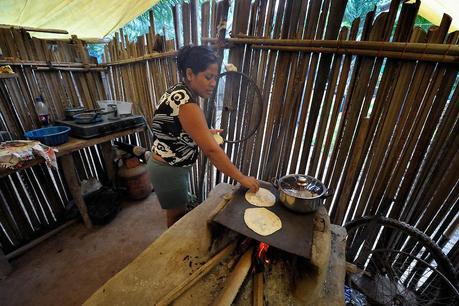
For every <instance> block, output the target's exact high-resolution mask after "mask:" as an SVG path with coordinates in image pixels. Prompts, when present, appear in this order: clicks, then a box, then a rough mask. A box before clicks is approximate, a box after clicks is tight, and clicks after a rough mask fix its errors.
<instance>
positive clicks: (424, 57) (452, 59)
mask: <svg viewBox="0 0 459 306" xmlns="http://www.w3.org/2000/svg"><path fill="white" fill-rule="evenodd" d="M252 48H254V49H269V50H280V51H288V52H312V53H335V54H351V55H361V56H371V57H388V58H396V59H404V60H412V61H429V62H441V63H455V64H457V63H459V56H451V55H439V54H427V53H421V54H420V53H414V52H398V51H397V52H395V51H380V50H358V49H338V48H336V49H334V48H317V47H286V46H263V45H253V46H252Z"/></svg>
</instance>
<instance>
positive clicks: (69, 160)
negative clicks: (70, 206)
mask: <svg viewBox="0 0 459 306" xmlns="http://www.w3.org/2000/svg"><path fill="white" fill-rule="evenodd" d="M61 161H62V169H63V171H64V176H65V180H66V181H67V185H68V186H69V190H70V193H71V194H72V197H73V200H74V201H75V204H76V206H77V207H78V210H79V211H80V214H81V216H82V217H83V221H84V224H85V226H86V227H87V228H88V229H90V228H92V223H91V220H90V219H89V215H88V210H87V208H86V203H85V202H84V199H83V196H82V195H81V188H80V182H79V180H78V177H77V175H76V173H75V163H74V161H73V157H72V155H71V154H67V155H64V156H62V157H61Z"/></svg>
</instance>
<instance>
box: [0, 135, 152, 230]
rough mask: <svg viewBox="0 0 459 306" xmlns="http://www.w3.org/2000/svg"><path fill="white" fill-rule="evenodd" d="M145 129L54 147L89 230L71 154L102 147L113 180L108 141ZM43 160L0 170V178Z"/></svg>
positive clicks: (72, 141)
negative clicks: (93, 147)
mask: <svg viewBox="0 0 459 306" xmlns="http://www.w3.org/2000/svg"><path fill="white" fill-rule="evenodd" d="M144 129H145V127H137V128H131V129H127V130H123V131H119V132H116V133H112V134H108V135H104V136H101V137H96V138H91V139H79V138H73V137H69V141H68V142H66V143H64V144H62V145H60V146H56V147H55V148H56V149H57V150H58V152H56V157H58V158H60V159H61V164H62V170H63V172H64V177H65V180H66V182H67V185H68V187H69V190H70V193H71V194H72V197H73V200H74V201H75V204H76V205H77V207H78V210H79V211H80V214H81V216H82V217H83V221H84V224H85V225H86V227H87V228H88V229H89V228H91V227H92V223H91V220H90V219H89V215H88V210H87V208H86V203H85V202H84V199H83V196H82V195H81V187H80V182H79V179H78V176H77V173H76V167H75V162H74V160H73V158H72V152H75V151H78V150H81V149H83V148H87V147H90V146H94V145H97V144H100V145H101V147H102V154H103V156H104V164H105V169H106V171H107V176H108V177H109V179H110V180H113V178H114V177H115V168H114V166H113V162H112V158H111V143H110V140H112V139H115V138H118V137H122V136H126V135H129V134H132V133H136V132H142V131H144ZM44 161H45V160H44V159H43V158H42V157H36V158H35V159H33V160H29V161H26V162H24V163H22V166H21V167H20V168H17V169H1V168H0V177H4V176H7V175H9V174H12V173H14V172H16V171H19V170H23V169H27V168H30V167H32V166H35V165H38V164H40V163H42V162H44Z"/></svg>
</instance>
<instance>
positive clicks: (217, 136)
mask: <svg viewBox="0 0 459 306" xmlns="http://www.w3.org/2000/svg"><path fill="white" fill-rule="evenodd" d="M212 136H213V137H214V139H215V141H216V142H217V143H218V144H219V145H221V144H222V143H224V142H225V141H224V140H223V137H222V136H220V134H213V135H212Z"/></svg>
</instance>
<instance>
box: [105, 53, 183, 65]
mask: <svg viewBox="0 0 459 306" xmlns="http://www.w3.org/2000/svg"><path fill="white" fill-rule="evenodd" d="M175 55H177V51H175V50H174V51H168V52H162V53H151V54H146V55H143V56H140V57H136V58H129V59H125V60H119V61H115V62H111V63H107V64H106V65H107V66H119V65H125V64H130V63H136V62H142V61H148V60H151V59H159V58H167V57H174V56H175Z"/></svg>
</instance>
